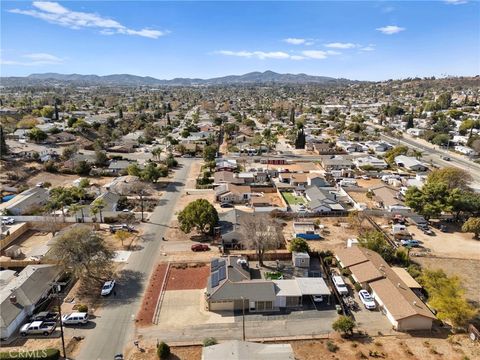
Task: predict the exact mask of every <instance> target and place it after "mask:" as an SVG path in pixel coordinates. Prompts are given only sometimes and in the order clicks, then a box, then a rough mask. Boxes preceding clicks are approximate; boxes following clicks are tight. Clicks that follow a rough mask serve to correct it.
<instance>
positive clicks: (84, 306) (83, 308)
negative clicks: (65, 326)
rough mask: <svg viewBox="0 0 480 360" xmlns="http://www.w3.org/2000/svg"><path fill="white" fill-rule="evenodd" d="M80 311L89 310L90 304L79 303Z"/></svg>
mask: <svg viewBox="0 0 480 360" xmlns="http://www.w3.org/2000/svg"><path fill="white" fill-rule="evenodd" d="M77 310H78V312H88V306H87V305H85V304H80V305H78V309H77Z"/></svg>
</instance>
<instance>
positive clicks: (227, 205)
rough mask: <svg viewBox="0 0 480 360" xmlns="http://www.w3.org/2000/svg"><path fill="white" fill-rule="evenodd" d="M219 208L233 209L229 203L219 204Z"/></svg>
mask: <svg viewBox="0 0 480 360" xmlns="http://www.w3.org/2000/svg"><path fill="white" fill-rule="evenodd" d="M220 207H221V208H233V207H234V206H233V205H232V204H230V203H221V204H220Z"/></svg>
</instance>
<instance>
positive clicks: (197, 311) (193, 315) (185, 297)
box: [158, 289, 235, 329]
mask: <svg viewBox="0 0 480 360" xmlns="http://www.w3.org/2000/svg"><path fill="white" fill-rule="evenodd" d="M204 291H205V290H204V289H199V290H168V291H166V292H165V297H164V298H163V303H162V307H161V309H160V314H159V317H158V327H159V328H162V329H171V328H175V329H184V328H188V327H191V326H192V325H201V324H213V323H233V322H234V320H235V318H234V316H233V312H231V313H230V314H225V316H222V315H219V314H216V313H213V312H209V311H207V310H205V301H204Z"/></svg>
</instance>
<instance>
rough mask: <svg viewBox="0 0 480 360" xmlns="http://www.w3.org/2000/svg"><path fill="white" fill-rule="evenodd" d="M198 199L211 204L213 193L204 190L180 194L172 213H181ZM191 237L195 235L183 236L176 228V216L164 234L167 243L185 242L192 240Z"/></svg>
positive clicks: (213, 198)
mask: <svg viewBox="0 0 480 360" xmlns="http://www.w3.org/2000/svg"><path fill="white" fill-rule="evenodd" d="M198 199H207V200H208V201H210V202H211V203H212V204H213V202H214V200H215V193H214V192H213V190H206V191H205V190H204V191H202V192H198V193H197V192H195V193H191V192H189V193H188V194H187V193H185V194H182V196H181V197H180V199H179V200H178V201H177V204H176V205H175V209H174V213H178V212H179V211H182V210H183V209H184V208H185V206H187V205H188V204H189V203H190V202H192V201H195V200H198ZM192 237H193V238H195V234H194V233H191V234H185V233H184V232H182V231H181V230H180V229H179V228H178V221H177V219H176V216H175V217H174V218H173V219H172V222H171V223H170V228H168V229H167V231H166V232H165V238H166V239H168V240H169V241H170V240H172V241H185V240H192Z"/></svg>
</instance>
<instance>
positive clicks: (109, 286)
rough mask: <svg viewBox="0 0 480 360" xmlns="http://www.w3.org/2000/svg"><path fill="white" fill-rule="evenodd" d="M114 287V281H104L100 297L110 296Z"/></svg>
mask: <svg viewBox="0 0 480 360" xmlns="http://www.w3.org/2000/svg"><path fill="white" fill-rule="evenodd" d="M114 287H115V280H109V281H106V282H105V283H104V284H103V287H102V292H101V294H102V296H107V295H110V294H111V293H112V291H113V288H114Z"/></svg>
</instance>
